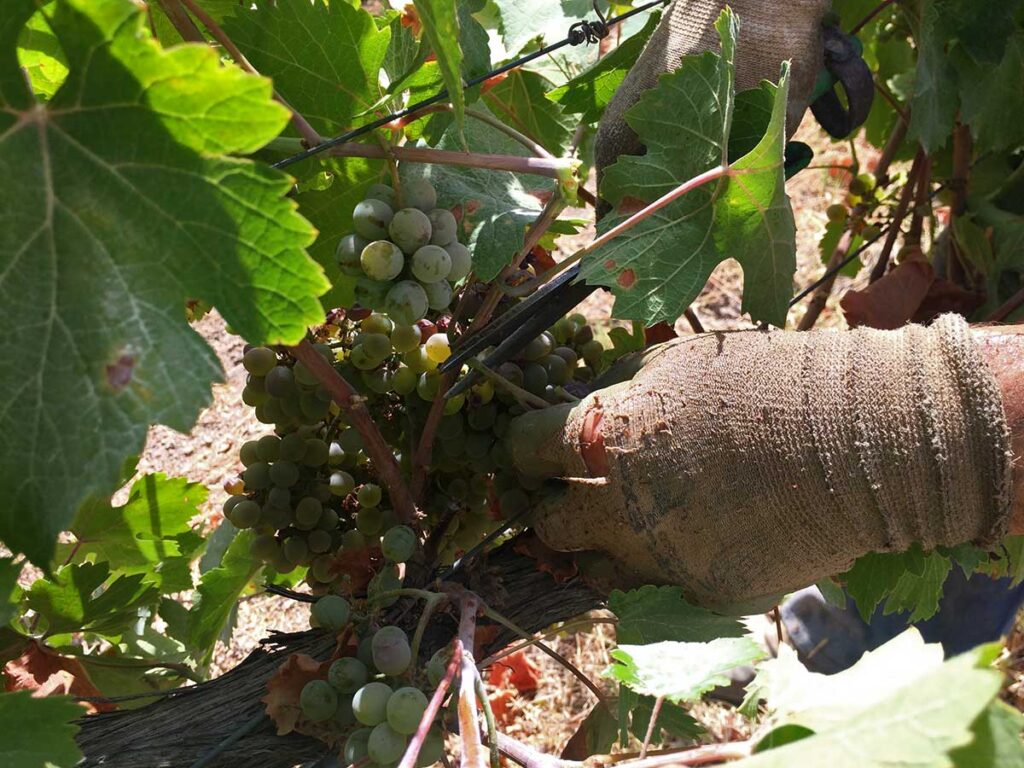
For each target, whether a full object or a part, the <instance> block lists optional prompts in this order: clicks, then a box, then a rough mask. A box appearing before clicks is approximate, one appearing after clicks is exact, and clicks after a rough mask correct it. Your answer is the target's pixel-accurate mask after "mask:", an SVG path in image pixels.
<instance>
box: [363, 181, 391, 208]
mask: <svg viewBox="0 0 1024 768" xmlns="http://www.w3.org/2000/svg"><path fill="white" fill-rule="evenodd" d="M363 197H364V198H365V199H366V200H380V201H381V202H384V203H387V204H388V206H389V207H391V208H394V207H395V190H393V189H392V188H391V187H389V186H388V185H387V184H371V185H370V186H369V188H368V189H367V190H366V194H365V195H363Z"/></svg>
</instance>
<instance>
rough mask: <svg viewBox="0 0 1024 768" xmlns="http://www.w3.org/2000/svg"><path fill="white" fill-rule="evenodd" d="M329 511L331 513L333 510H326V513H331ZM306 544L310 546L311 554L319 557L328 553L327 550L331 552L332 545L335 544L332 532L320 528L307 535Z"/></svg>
mask: <svg viewBox="0 0 1024 768" xmlns="http://www.w3.org/2000/svg"><path fill="white" fill-rule="evenodd" d="M329 511H331V510H327V509H325V510H324V512H329ZM318 526H319V524H318ZM306 543H307V544H308V545H309V551H310V552H316V553H317V554H318V555H319V554H323V553H324V552H326V551H327V550H329V549H330V548H331V544H332V543H333V538H332V537H331V534H330V532H328V531H326V530H323V529H322V528H319V527H318V528H317V530H315V531H310V532H309V533H308V534H307V535H306Z"/></svg>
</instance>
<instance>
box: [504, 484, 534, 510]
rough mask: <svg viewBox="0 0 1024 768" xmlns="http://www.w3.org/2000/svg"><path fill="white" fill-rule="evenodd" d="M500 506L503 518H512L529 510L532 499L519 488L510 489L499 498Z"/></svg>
mask: <svg viewBox="0 0 1024 768" xmlns="http://www.w3.org/2000/svg"><path fill="white" fill-rule="evenodd" d="M498 504H499V505H500V506H501V514H502V515H503V516H505V517H512V516H514V515H518V514H519V513H520V512H523V511H525V510H526V509H528V508H529V506H530V497H529V496H527V495H526V493H525V492H524V491H522V490H521V489H519V488H510V489H509V490H507V491H505V492H504V493H503V494H501V496H499V497H498Z"/></svg>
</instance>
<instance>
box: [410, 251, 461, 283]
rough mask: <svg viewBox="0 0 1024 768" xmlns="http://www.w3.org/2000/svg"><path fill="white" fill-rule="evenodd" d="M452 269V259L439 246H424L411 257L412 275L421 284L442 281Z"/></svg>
mask: <svg viewBox="0 0 1024 768" xmlns="http://www.w3.org/2000/svg"><path fill="white" fill-rule="evenodd" d="M451 269H452V257H451V256H449V255H448V251H446V250H445V249H444V248H442V247H441V246H439V245H424V246H423V247H422V248H417V249H416V252H415V253H414V254H413V255H412V274H413V276H414V277H415V278H416V279H417V280H419V281H420V282H421V283H436V282H437V281H438V280H444V279H445V278H446V277H448V273H449V272H450V271H451Z"/></svg>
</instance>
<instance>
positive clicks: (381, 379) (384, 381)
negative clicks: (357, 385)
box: [361, 368, 391, 395]
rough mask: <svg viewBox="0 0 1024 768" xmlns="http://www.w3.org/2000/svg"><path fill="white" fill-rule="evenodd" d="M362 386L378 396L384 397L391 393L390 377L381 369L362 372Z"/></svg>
mask: <svg viewBox="0 0 1024 768" xmlns="http://www.w3.org/2000/svg"><path fill="white" fill-rule="evenodd" d="M361 378H362V380H363V384H365V385H366V388H367V389H369V390H370V391H371V392H374V393H376V394H378V395H386V394H387V393H388V392H390V391H391V376H390V374H389V373H388V372H387V371H386V370H385V369H383V368H377V369H376V370H373V371H363V375H362V377H361Z"/></svg>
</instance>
